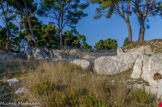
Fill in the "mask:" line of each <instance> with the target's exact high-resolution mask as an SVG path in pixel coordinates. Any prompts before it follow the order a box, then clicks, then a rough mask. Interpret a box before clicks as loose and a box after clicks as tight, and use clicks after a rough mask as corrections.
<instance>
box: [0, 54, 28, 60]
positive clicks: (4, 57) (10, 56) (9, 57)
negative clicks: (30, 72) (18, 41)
mask: <svg viewBox="0 0 162 107" xmlns="http://www.w3.org/2000/svg"><path fill="white" fill-rule="evenodd" d="M15 59H26V54H19V53H11V52H0V60H15Z"/></svg>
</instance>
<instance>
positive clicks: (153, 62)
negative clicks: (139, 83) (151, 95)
mask: <svg viewBox="0 0 162 107" xmlns="http://www.w3.org/2000/svg"><path fill="white" fill-rule="evenodd" d="M157 72H158V73H160V74H162V53H158V54H153V55H151V56H148V55H141V56H139V57H138V58H137V60H136V63H135V65H134V68H133V72H132V74H131V77H132V78H133V79H139V78H142V79H143V80H145V81H147V82H148V83H149V85H150V86H153V87H157V82H156V81H154V80H153V75H154V74H155V73H157Z"/></svg>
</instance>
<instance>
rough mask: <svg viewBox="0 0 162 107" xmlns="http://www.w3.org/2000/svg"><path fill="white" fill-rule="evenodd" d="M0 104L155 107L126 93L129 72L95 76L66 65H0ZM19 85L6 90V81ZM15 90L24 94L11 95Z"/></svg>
mask: <svg viewBox="0 0 162 107" xmlns="http://www.w3.org/2000/svg"><path fill="white" fill-rule="evenodd" d="M0 63H1V64H0V65H1V66H0V67H1V68H0V78H1V81H0V84H1V85H0V95H1V96H0V99H1V100H0V101H6V102H9V101H12V102H18V101H24V102H27V101H28V102H37V103H39V106H42V107H45V106H46V107H67V106H68V107H72V106H81V107H82V106H85V107H92V106H94V107H156V104H157V102H156V100H155V98H154V97H153V96H152V95H149V94H146V93H145V91H144V90H138V89H128V88H127V85H128V84H132V83H131V82H127V81H126V80H128V79H129V75H130V73H131V70H129V71H126V72H125V73H122V74H118V75H115V76H103V75H97V74H95V73H93V72H92V68H89V69H88V70H83V69H81V68H80V67H79V66H76V65H73V64H70V63H67V62H48V61H42V62H38V61H35V62H27V61H12V62H0ZM13 77H16V78H17V79H19V80H20V83H16V84H14V85H13V86H12V87H10V86H9V85H8V83H7V79H9V78H13ZM19 87H25V88H27V89H28V93H26V94H19V95H15V94H14V91H15V90H16V89H17V88H19Z"/></svg>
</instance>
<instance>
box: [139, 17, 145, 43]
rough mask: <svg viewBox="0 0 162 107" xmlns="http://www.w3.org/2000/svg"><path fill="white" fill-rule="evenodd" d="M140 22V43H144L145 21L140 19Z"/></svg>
mask: <svg viewBox="0 0 162 107" xmlns="http://www.w3.org/2000/svg"><path fill="white" fill-rule="evenodd" d="M138 21H139V24H140V31H139V39H138V41H144V34H145V19H144V18H140V17H138Z"/></svg>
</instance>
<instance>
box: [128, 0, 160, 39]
mask: <svg viewBox="0 0 162 107" xmlns="http://www.w3.org/2000/svg"><path fill="white" fill-rule="evenodd" d="M161 3H162V1H161V0H131V4H132V6H133V8H134V12H135V13H136V15H137V19H138V22H139V24H140V32H139V39H138V40H139V41H143V40H144V33H145V21H146V19H147V17H148V16H155V15H159V16H160V14H161V12H162V8H161V6H160V5H161Z"/></svg>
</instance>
